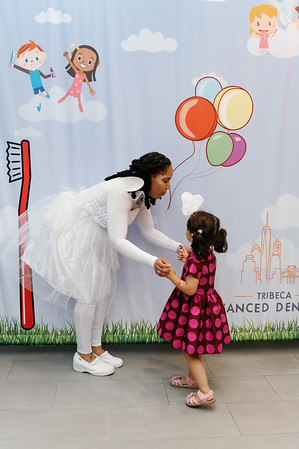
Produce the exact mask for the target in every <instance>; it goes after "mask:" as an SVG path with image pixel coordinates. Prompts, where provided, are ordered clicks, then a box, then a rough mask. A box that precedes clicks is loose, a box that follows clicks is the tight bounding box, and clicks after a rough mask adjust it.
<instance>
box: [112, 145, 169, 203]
mask: <svg viewBox="0 0 299 449" xmlns="http://www.w3.org/2000/svg"><path fill="white" fill-rule="evenodd" d="M170 165H171V162H170V160H169V159H168V157H166V156H164V154H161V153H157V152H156V151H154V152H152V153H147V154H144V155H143V156H141V157H140V158H139V159H133V160H132V163H131V165H130V168H129V169H128V170H123V171H120V172H117V173H115V174H114V175H111V176H107V178H105V181H109V180H110V179H114V178H124V177H127V176H137V177H139V178H141V179H143V181H144V185H143V187H142V191H143V192H144V195H145V199H144V203H145V205H146V207H147V208H148V209H149V208H150V207H151V205H154V204H155V203H156V200H155V199H154V198H152V197H151V196H150V195H149V191H150V189H151V181H152V175H157V174H159V173H164V172H165V171H166V170H167V168H168V167H169V166H170ZM132 196H133V198H135V196H136V195H135V192H133V193H132Z"/></svg>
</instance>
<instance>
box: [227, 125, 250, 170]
mask: <svg viewBox="0 0 299 449" xmlns="http://www.w3.org/2000/svg"><path fill="white" fill-rule="evenodd" d="M229 136H230V137H231V138H232V141H233V144H234V146H233V151H232V154H231V155H230V157H229V158H228V159H227V160H226V161H225V162H224V163H223V164H221V165H222V166H223V167H231V166H232V165H235V164H237V163H238V162H240V160H241V159H242V158H243V157H244V155H245V153H246V142H245V140H244V139H243V137H241V136H239V134H236V133H230V134H229Z"/></svg>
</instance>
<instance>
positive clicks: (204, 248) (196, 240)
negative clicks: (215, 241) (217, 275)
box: [191, 232, 210, 259]
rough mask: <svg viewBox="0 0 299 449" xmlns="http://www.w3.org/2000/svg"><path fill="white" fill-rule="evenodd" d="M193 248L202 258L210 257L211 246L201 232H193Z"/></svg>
mask: <svg viewBox="0 0 299 449" xmlns="http://www.w3.org/2000/svg"><path fill="white" fill-rule="evenodd" d="M191 249H192V251H193V252H194V254H196V255H197V256H199V257H201V258H202V259H206V258H208V257H209V253H210V246H209V244H208V243H207V241H206V240H204V238H203V237H202V233H201V232H196V233H194V234H193V237H192V243H191Z"/></svg>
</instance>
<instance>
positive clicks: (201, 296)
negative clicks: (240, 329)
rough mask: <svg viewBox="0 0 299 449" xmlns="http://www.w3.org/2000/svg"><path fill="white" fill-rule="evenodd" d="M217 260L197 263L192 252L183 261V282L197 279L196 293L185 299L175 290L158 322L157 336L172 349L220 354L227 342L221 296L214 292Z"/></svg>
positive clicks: (211, 256) (198, 261) (212, 257)
mask: <svg viewBox="0 0 299 449" xmlns="http://www.w3.org/2000/svg"><path fill="white" fill-rule="evenodd" d="M215 271H216V258H215V255H214V253H213V252H211V254H210V255H209V258H208V259H207V260H198V259H197V258H196V257H195V254H194V253H191V254H190V256H189V258H188V259H187V260H186V262H185V264H184V267H183V272H182V279H183V280H185V279H186V276H187V274H188V273H191V274H192V275H193V276H195V277H196V278H197V279H198V280H199V285H198V289H197V291H196V293H195V294H194V295H193V296H186V295H185V294H183V293H182V292H181V291H180V290H178V289H177V288H175V289H174V290H173V292H172V294H171V295H170V298H169V299H168V301H167V303H166V305H165V307H164V310H163V312H162V314H161V317H160V320H159V323H158V327H157V330H158V334H159V336H160V337H161V338H163V339H164V340H167V341H170V342H171V345H172V346H173V347H174V348H175V349H181V350H183V351H186V352H187V353H188V354H191V355H196V354H197V355H202V354H219V353H221V352H222V349H223V346H224V345H225V344H228V343H229V342H230V335H229V326H228V323H227V318H226V312H225V308H224V305H223V302H222V299H221V297H220V296H219V294H218V293H217V291H216V290H215V289H214V280H215Z"/></svg>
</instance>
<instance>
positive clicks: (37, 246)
mask: <svg viewBox="0 0 299 449" xmlns="http://www.w3.org/2000/svg"><path fill="white" fill-rule="evenodd" d="M142 185H143V181H142V180H141V179H140V178H135V177H130V178H116V179H113V180H111V181H106V182H103V183H100V184H97V185H96V186H93V187H91V188H90V189H86V190H83V191H81V192H73V191H67V192H62V193H61V194H59V195H57V196H54V197H53V198H52V199H51V201H49V199H48V200H47V201H43V200H41V201H40V202H38V203H37V204H36V205H34V206H32V207H31V208H30V209H29V210H28V223H29V229H28V230H27V229H21V232H20V234H21V235H23V238H24V240H26V239H27V238H28V234H29V239H28V241H27V242H26V249H25V251H24V254H23V256H22V259H23V261H25V262H26V263H27V264H28V265H29V266H30V267H31V268H32V270H33V271H32V277H33V288H34V292H35V293H36V294H38V296H40V297H41V298H42V299H44V300H48V301H52V302H55V303H57V304H58V305H60V306H63V307H66V304H67V301H68V299H69V298H75V299H76V300H78V301H80V302H83V303H91V302H92V303H94V302H99V301H101V299H103V298H105V297H107V296H109V295H111V293H112V292H113V288H114V286H115V278H116V271H117V269H118V268H119V262H118V254H117V253H118V252H119V253H120V254H122V255H124V256H126V257H128V258H130V259H132V260H134V261H136V262H139V263H142V264H144V265H148V266H151V267H153V266H154V262H155V260H156V259H157V257H156V256H153V255H151V254H148V253H146V252H145V251H142V250H141V249H139V248H138V247H136V246H135V245H134V244H133V243H131V242H129V241H128V240H127V239H126V236H127V230H128V225H129V224H130V223H132V221H133V220H134V219H135V218H137V225H138V228H139V230H140V231H141V233H142V235H143V236H144V237H145V238H146V239H147V240H149V241H150V242H152V243H154V244H156V245H158V246H160V247H163V248H166V249H168V250H171V251H176V249H177V247H178V245H179V242H176V241H174V240H172V239H169V238H168V237H166V236H165V235H164V234H162V233H160V232H159V231H157V230H156V229H155V228H154V225H153V221H152V217H151V212H150V210H149V209H147V208H146V207H145V206H144V203H143V202H142V197H143V195H144V194H143V192H142V190H140V189H141V187H142ZM136 190H138V192H137V194H136V198H135V199H134V200H133V199H132V196H131V194H130V193H128V192H129V191H136ZM27 231H28V232H27ZM25 285H26V283H25Z"/></svg>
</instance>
